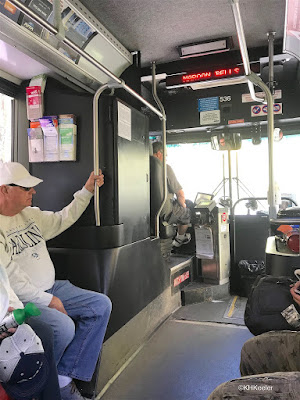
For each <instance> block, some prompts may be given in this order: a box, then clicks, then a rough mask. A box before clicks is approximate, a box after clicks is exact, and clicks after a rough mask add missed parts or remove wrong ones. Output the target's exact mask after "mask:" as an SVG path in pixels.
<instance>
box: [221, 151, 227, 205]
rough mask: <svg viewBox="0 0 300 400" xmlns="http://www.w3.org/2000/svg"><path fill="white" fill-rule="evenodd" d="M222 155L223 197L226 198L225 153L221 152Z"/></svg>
mask: <svg viewBox="0 0 300 400" xmlns="http://www.w3.org/2000/svg"><path fill="white" fill-rule="evenodd" d="M222 157H223V198H224V200H225V199H226V177H225V155H224V153H223V154H222Z"/></svg>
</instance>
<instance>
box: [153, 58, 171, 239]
mask: <svg viewBox="0 0 300 400" xmlns="http://www.w3.org/2000/svg"><path fill="white" fill-rule="evenodd" d="M155 69H156V68H155V62H152V95H153V98H154V100H155V102H156V104H157V105H158V108H159V109H160V110H161V112H162V115H163V117H164V118H162V120H161V124H162V143H163V147H164V151H163V201H162V203H161V206H160V208H159V210H158V211H157V214H156V216H155V236H157V237H159V216H160V213H161V211H162V209H163V206H164V205H165V202H166V200H167V164H166V154H167V145H166V143H167V129H166V113H165V109H164V106H163V104H162V102H161V101H160V99H159V97H158V96H157V90H156V79H155Z"/></svg>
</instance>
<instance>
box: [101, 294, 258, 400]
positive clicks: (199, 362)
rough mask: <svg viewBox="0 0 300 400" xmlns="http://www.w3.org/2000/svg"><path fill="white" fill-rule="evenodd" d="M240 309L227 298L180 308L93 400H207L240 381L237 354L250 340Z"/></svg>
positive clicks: (237, 301) (242, 303)
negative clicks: (220, 388) (225, 384)
mask: <svg viewBox="0 0 300 400" xmlns="http://www.w3.org/2000/svg"><path fill="white" fill-rule="evenodd" d="M245 304H246V299H243V298H238V297H233V296H232V297H228V298H226V299H224V300H219V301H212V302H204V303H198V304H191V305H188V306H184V307H181V308H180V309H178V310H177V311H175V313H173V314H172V315H171V316H170V317H169V318H168V320H167V321H166V322H165V323H164V324H163V325H161V326H160V328H159V329H158V330H157V331H156V332H155V333H154V334H153V335H152V336H151V338H150V339H149V341H148V342H147V343H145V345H144V346H143V347H142V348H141V350H140V351H139V353H138V354H137V356H136V357H135V358H134V359H133V360H132V361H131V362H130V364H129V365H128V366H127V367H126V368H125V369H124V370H123V372H122V373H121V374H120V375H119V376H118V377H117V378H116V379H115V381H114V382H113V383H112V384H111V385H110V386H109V387H108V389H107V390H106V391H105V392H104V393H103V394H101V393H100V395H98V397H97V400H98V399H100V398H101V400H206V399H207V397H208V396H209V394H210V393H211V392H212V391H213V390H214V389H215V388H216V387H217V386H218V385H219V384H221V383H222V382H226V381H228V380H231V379H234V378H238V377H240V373H239V362H240V352H241V348H242V346H243V344H244V343H245V341H246V340H248V339H249V338H250V337H252V334H251V333H250V332H249V331H248V329H247V328H246V327H245V325H244V323H243V318H242V315H243V311H244V308H245ZM100 396H101V397H100Z"/></svg>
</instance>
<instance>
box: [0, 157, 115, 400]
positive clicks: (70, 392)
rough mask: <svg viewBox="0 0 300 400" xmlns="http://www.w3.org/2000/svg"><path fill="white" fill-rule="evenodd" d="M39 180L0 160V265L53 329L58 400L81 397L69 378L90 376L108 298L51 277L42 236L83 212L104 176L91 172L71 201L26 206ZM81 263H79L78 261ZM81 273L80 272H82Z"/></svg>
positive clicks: (50, 235) (63, 227) (107, 311)
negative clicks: (56, 207)
mask: <svg viewBox="0 0 300 400" xmlns="http://www.w3.org/2000/svg"><path fill="white" fill-rule="evenodd" d="M40 182H42V180H41V179H38V178H36V177H34V176H31V175H30V174H29V172H28V171H27V170H26V168H24V167H23V166H22V165H21V164H19V163H15V162H8V163H2V164H1V165H0V264H1V265H3V266H4V267H5V268H6V271H7V274H8V277H9V280H10V284H11V286H12V288H13V290H14V292H15V293H16V295H17V296H18V298H19V299H20V300H21V301H22V302H23V303H24V304H26V303H28V302H33V303H35V304H36V305H37V306H38V308H39V309H40V310H41V311H42V314H41V315H40V316H38V317H35V318H36V319H37V320H41V321H43V322H46V323H47V324H49V325H50V326H51V327H52V329H53V333H54V356H55V359H56V363H57V369H58V374H59V377H58V378H59V386H60V388H61V397H62V400H82V399H83V397H82V396H81V394H80V393H79V391H78V390H77V389H76V387H75V384H74V383H73V381H72V378H75V379H78V380H82V381H90V380H91V379H92V376H93V372H94V369H95V366H96V363H97V360H98V357H99V354H100V350H101V347H102V343H103V339H104V335H105V332H106V328H107V324H108V320H109V316H110V312H111V301H110V300H109V298H108V297H107V296H105V295H104V294H101V293H96V292H92V291H89V290H83V289H80V288H78V287H76V286H74V285H72V284H71V283H70V282H69V281H66V280H60V281H55V271H54V266H53V263H52V261H51V259H50V256H49V253H48V250H47V247H46V240H49V239H51V238H53V237H55V236H57V235H59V234H60V233H61V232H63V231H64V230H66V229H67V228H69V227H70V226H71V225H72V224H73V223H74V222H75V221H76V220H77V219H78V218H79V217H80V216H81V214H82V213H83V212H84V210H85V209H86V207H87V206H88V204H89V202H90V200H91V198H92V196H93V192H94V184H95V182H96V184H97V185H98V186H99V187H100V186H102V185H103V183H104V177H103V175H102V172H101V170H100V173H99V175H94V173H93V172H92V173H91V174H90V176H89V178H88V180H87V182H86V183H85V185H84V187H83V188H82V189H81V190H79V191H78V192H76V193H75V195H74V200H73V201H72V202H71V203H70V204H69V205H68V206H67V207H65V208H64V209H63V210H61V211H59V212H55V213H54V212H48V211H41V210H40V209H39V208H37V207H31V204H32V196H33V195H34V194H35V193H36V192H35V189H34V187H35V186H36V185H38V184H39V183H40ZM83 267H84V266H83ZM83 273H84V271H83Z"/></svg>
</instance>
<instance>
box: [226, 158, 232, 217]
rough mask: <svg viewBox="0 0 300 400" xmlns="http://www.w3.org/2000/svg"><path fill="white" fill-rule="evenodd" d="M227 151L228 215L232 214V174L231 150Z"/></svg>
mask: <svg viewBox="0 0 300 400" xmlns="http://www.w3.org/2000/svg"><path fill="white" fill-rule="evenodd" d="M227 153H228V184H229V198H230V215H232V204H233V199H232V176H231V152H230V150H228V151H227Z"/></svg>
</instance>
